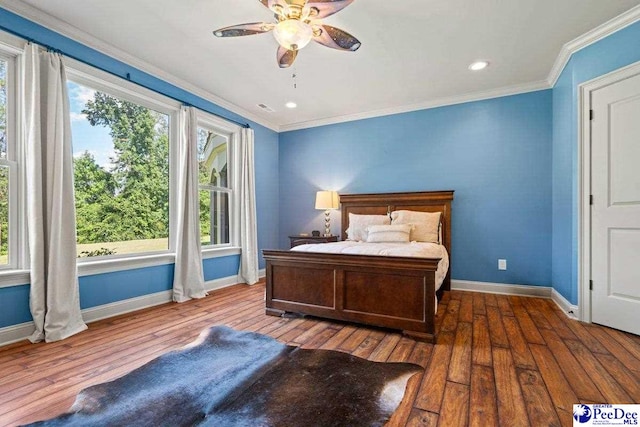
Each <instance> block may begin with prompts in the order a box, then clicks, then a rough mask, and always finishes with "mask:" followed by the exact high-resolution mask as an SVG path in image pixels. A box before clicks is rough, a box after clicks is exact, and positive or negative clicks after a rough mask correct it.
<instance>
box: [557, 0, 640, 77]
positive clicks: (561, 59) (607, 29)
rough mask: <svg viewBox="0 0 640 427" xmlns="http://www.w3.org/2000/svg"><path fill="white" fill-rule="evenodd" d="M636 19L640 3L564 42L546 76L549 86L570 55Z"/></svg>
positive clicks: (639, 15)
mask: <svg viewBox="0 0 640 427" xmlns="http://www.w3.org/2000/svg"><path fill="white" fill-rule="evenodd" d="M638 20H640V5H638V6H635V7H633V8H631V9H629V10H628V11H626V12H624V13H622V14H620V15H618V16H616V17H615V18H613V19H611V20H609V21H607V22H605V23H604V24H602V25H599V26H597V27H596V28H594V29H593V30H590V31H587V32H586V33H584V34H583V35H581V36H580V37H577V38H575V39H573V40H571V41H570V42H567V43H565V44H564V45H563V46H562V49H560V53H559V54H558V57H557V58H556V61H555V62H554V63H553V67H551V71H550V72H549V76H548V77H547V82H548V83H549V87H553V86H555V84H556V82H557V81H558V78H559V77H560V74H561V73H562V70H564V67H566V66H567V63H568V62H569V59H570V58H571V55H573V54H574V53H576V52H578V51H579V50H581V49H584V48H585V47H587V46H589V45H591V44H593V43H596V42H598V41H600V40H602V39H603V38H605V37H608V36H610V35H611V34H613V33H615V32H616V31H620V30H621V29H623V28H625V27H628V26H629V25H631V24H634V23H635V22H637V21H638Z"/></svg>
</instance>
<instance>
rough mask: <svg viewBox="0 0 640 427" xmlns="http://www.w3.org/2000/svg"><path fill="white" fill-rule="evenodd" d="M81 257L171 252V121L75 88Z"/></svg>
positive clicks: (73, 111) (71, 90)
mask: <svg viewBox="0 0 640 427" xmlns="http://www.w3.org/2000/svg"><path fill="white" fill-rule="evenodd" d="M68 87H69V94H70V98H71V121H72V132H73V146H74V186H75V198H76V223H77V225H76V227H77V242H78V256H80V257H85V256H87V257H92V256H105V255H122V254H134V253H146V252H155V251H166V250H168V248H169V239H168V238H169V126H170V123H169V121H170V120H169V116H168V115H167V114H163V113H160V112H157V111H154V110H152V109H149V108H147V107H144V106H141V105H138V104H136V103H134V102H131V101H128V100H125V99H121V98H119V97H116V96H113V95H111V94H108V93H105V92H101V91H96V90H93V89H91V88H89V87H87V86H84V85H81V84H78V83H75V82H71V81H70V82H68Z"/></svg>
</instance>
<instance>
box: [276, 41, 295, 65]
mask: <svg viewBox="0 0 640 427" xmlns="http://www.w3.org/2000/svg"><path fill="white" fill-rule="evenodd" d="M276 56H277V59H278V65H279V66H280V68H289V67H290V66H291V64H293V61H295V60H296V56H298V51H297V50H288V49H285V48H283V47H282V46H278V53H277V55H276Z"/></svg>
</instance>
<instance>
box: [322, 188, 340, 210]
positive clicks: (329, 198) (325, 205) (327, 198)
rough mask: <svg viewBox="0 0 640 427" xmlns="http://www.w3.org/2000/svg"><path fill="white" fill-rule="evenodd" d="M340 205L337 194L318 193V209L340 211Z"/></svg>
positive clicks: (330, 192)
mask: <svg viewBox="0 0 640 427" xmlns="http://www.w3.org/2000/svg"><path fill="white" fill-rule="evenodd" d="M339 205H340V203H339V200H338V193H337V192H335V191H318V192H317V193H316V209H322V210H324V209H338V206H339Z"/></svg>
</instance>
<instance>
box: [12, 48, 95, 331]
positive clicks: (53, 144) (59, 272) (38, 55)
mask: <svg viewBox="0 0 640 427" xmlns="http://www.w3.org/2000/svg"><path fill="white" fill-rule="evenodd" d="M23 65H24V66H23V70H24V71H23V73H24V75H23V78H24V84H25V102H24V136H25V148H24V149H25V151H24V156H25V165H26V185H27V192H26V193H27V229H28V233H29V255H30V260H31V266H30V267H31V288H30V299H29V305H30V308H31V315H32V317H33V321H34V323H35V327H36V330H35V332H34V333H33V335H31V337H30V338H29V339H30V340H31V341H32V342H39V341H42V340H44V341H46V342H51V341H58V340H61V339H64V338H67V337H69V336H71V335H74V334H76V333H78V332H81V331H84V330H85V329H87V325H85V324H84V322H83V321H82V315H81V313H80V295H79V289H78V275H77V271H76V214H75V200H74V194H73V156H72V147H71V123H70V118H69V99H68V97H67V78H66V73H65V69H64V64H63V63H62V58H61V57H60V55H58V54H54V53H49V52H40V51H39V48H38V46H36V45H34V44H27V46H26V48H25V53H24V64H23Z"/></svg>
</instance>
